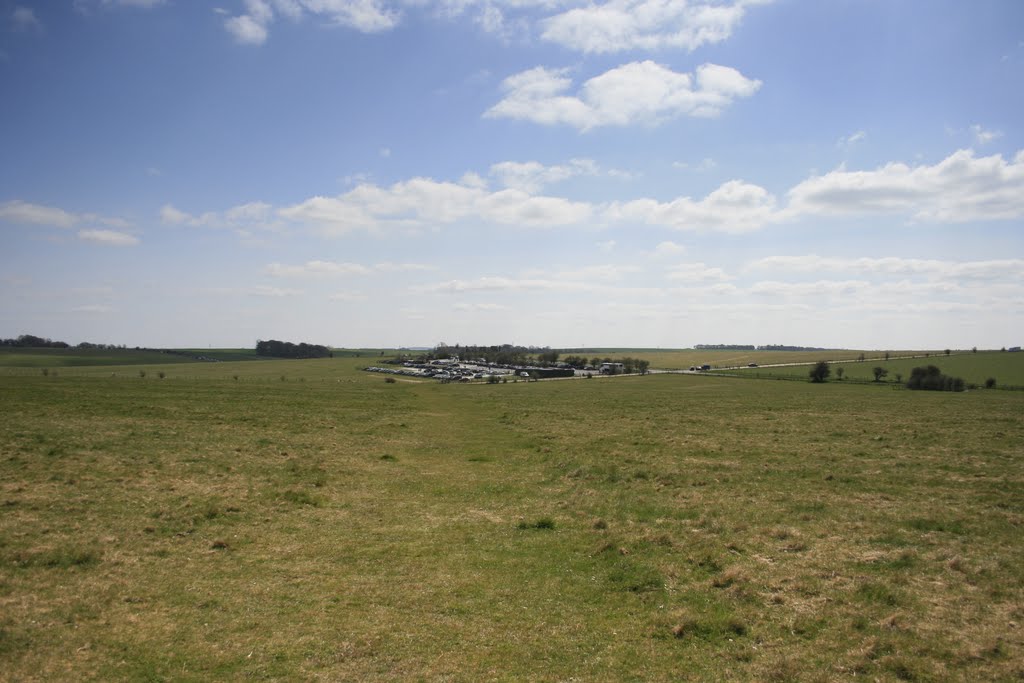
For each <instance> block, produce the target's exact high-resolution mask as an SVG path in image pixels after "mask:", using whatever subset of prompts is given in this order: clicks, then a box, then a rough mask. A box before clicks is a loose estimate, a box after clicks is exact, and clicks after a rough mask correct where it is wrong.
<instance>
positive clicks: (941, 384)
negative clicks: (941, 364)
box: [907, 365, 965, 391]
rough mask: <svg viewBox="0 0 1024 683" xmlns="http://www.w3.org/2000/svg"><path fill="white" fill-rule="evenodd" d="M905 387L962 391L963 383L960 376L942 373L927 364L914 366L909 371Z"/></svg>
mask: <svg viewBox="0 0 1024 683" xmlns="http://www.w3.org/2000/svg"><path fill="white" fill-rule="evenodd" d="M907 388H908V389H923V390H925V391H963V390H964V388H965V384H964V381H963V379H961V378H960V377H951V376H949V375H944V374H942V371H941V370H939V369H938V368H937V367H935V366H934V365H929V366H927V367H916V368H914V369H913V370H911V371H910V379H908V380H907Z"/></svg>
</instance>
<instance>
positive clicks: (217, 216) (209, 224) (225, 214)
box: [160, 202, 281, 231]
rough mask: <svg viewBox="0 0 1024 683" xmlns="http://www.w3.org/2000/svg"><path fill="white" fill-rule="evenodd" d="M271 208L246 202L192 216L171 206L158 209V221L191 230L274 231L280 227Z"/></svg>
mask: <svg viewBox="0 0 1024 683" xmlns="http://www.w3.org/2000/svg"><path fill="white" fill-rule="evenodd" d="M273 208H274V207H273V206H271V205H270V204H267V203H266V202H248V203H247V204H239V205H238V206H233V207H231V208H230V209H228V210H227V211H207V212H206V213H202V214H199V215H193V214H190V213H187V212H185V211H182V210H180V209H178V208H176V207H175V206H173V205H171V204H165V205H164V206H162V207H161V208H160V220H161V221H162V222H164V223H166V224H168V225H188V226H191V227H193V228H225V229H233V230H236V231H244V230H246V229H249V228H260V229H265V230H274V229H277V228H279V227H280V226H281V223H280V221H279V220H278V218H277V217H276V216H275V214H274V211H273Z"/></svg>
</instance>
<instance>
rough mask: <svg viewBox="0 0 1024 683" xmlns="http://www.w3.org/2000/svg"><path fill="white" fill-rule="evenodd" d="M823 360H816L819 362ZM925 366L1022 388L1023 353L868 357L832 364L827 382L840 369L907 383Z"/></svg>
mask: <svg viewBox="0 0 1024 683" xmlns="http://www.w3.org/2000/svg"><path fill="white" fill-rule="evenodd" d="M822 359H823V358H819V359H818V360H822ZM830 360H831V359H830ZM924 365H935V366H938V367H939V369H941V370H942V372H943V373H944V374H947V375H952V376H954V377H962V378H963V379H964V380H965V381H966V382H970V383H974V384H977V385H979V386H984V384H985V380H986V379H988V378H989V377H994V378H995V379H996V385H997V386H1015V387H1024V353H1009V352H1000V351H979V352H978V353H954V354H951V355H949V356H946V355H945V354H942V353H939V354H935V353H933V354H931V355H930V356H929V357H927V358H925V357H917V358H899V359H897V358H892V359H890V360H888V361H886V360H885V359H884V357H882V358H869V359H868V360H865V361H864V362H847V363H833V364H832V365H831V370H832V374H831V376H830V377H829V381H830V382H834V381H838V380H837V377H836V370H837V369H838V368H842V369H843V375H844V378H845V379H847V380H854V381H873V380H874V368H875V367H882V368H885V369H886V370H888V371H889V374H888V375H887V376H886V377H885V379H884V381H886V382H889V383H893V382H895V381H896V375H897V374H902V375H903V381H904V382H906V381H907V379H908V378H909V377H910V371H911V370H912V369H913V368H915V367H918V366H924ZM809 371H810V367H809V366H789V367H768V368H765V367H758V368H746V369H743V370H742V371H741V372H742V374H745V375H755V376H759V377H799V378H800V379H806V378H807V373H808V372H809Z"/></svg>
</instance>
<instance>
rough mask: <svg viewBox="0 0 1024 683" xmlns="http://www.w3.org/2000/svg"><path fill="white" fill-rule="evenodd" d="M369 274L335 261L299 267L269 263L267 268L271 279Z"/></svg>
mask: <svg viewBox="0 0 1024 683" xmlns="http://www.w3.org/2000/svg"><path fill="white" fill-rule="evenodd" d="M369 273H370V269H369V268H367V267H366V266H362V265H359V264H358V263H338V262H335V261H307V262H306V263H304V264H302V265H299V266H287V265H282V264H280V263H271V264H270V265H268V266H267V275H271V276H273V277H331V276H339V275H367V274H369Z"/></svg>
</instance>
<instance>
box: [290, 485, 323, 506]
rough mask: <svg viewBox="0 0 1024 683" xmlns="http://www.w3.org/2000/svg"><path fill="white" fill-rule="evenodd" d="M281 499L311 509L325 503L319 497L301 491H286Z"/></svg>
mask: <svg viewBox="0 0 1024 683" xmlns="http://www.w3.org/2000/svg"><path fill="white" fill-rule="evenodd" d="M281 499H282V500H285V501H288V502H289V503H294V504H296V505H309V506H310V507H320V505H321V504H322V502H323V501H322V500H321V499H320V498H319V497H318V496H314V495H312V494H310V493H309V492H308V491H303V490H301V489H286V490H285V491H283V492H282V493H281Z"/></svg>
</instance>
